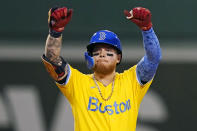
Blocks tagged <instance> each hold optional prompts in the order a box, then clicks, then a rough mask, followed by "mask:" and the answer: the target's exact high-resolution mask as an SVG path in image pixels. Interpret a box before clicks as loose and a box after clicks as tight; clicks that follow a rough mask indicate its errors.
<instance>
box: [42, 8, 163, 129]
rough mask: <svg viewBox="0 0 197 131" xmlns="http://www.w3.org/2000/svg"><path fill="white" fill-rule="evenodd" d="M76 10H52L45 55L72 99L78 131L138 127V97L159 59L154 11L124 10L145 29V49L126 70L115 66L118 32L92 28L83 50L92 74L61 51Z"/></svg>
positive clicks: (118, 58)
mask: <svg viewBox="0 0 197 131" xmlns="http://www.w3.org/2000/svg"><path fill="white" fill-rule="evenodd" d="M72 13H73V10H72V9H68V8H66V7H63V8H52V9H50V10H49V19H48V23H49V35H48V38H47V40H46V46H45V53H44V55H43V56H42V61H43V63H44V65H45V67H46V69H47V71H48V72H49V73H50V75H51V76H52V78H53V79H54V80H55V82H56V85H57V86H58V88H59V89H60V90H61V92H62V93H63V94H64V96H65V97H66V98H67V99H68V101H69V102H70V105H71V107H72V112H73V116H74V121H75V131H135V129H136V123H137V116H138V111H139V107H140V103H141V101H142V98H143V97H144V95H145V94H146V92H147V90H148V88H149V86H150V85H151V82H152V80H153V77H154V75H155V73H156V70H157V67H158V65H159V61H160V59H161V49H160V45H159V41H158V39H157V36H156V35H155V33H154V30H153V28H152V22H151V12H150V11H149V10H148V9H146V8H142V7H136V8H133V9H132V10H131V11H128V10H125V11H124V14H125V16H126V18H127V19H128V20H130V21H132V22H133V23H134V24H136V25H137V26H138V27H139V28H140V30H141V31H142V36H143V44H144V49H145V55H144V57H143V58H142V59H141V60H140V61H139V62H138V63H137V64H136V65H134V66H132V67H131V68H129V69H127V70H125V71H124V72H123V73H117V72H116V66H117V65H118V64H120V62H121V59H122V46H121V42H120V40H119V38H118V36H117V35H116V34H115V33H113V32H111V31H109V30H100V31H98V32H96V33H94V34H93V36H92V38H91V39H90V43H89V45H87V52H85V54H84V56H85V60H86V61H87V66H88V68H89V69H90V70H92V71H93V73H92V74H83V73H81V72H80V71H78V70H77V69H74V68H73V67H72V66H71V65H70V64H68V63H67V61H65V60H64V59H63V58H62V57H61V56H60V51H61V45H62V32H63V30H64V28H65V26H66V25H67V24H68V22H69V21H70V20H71V17H72Z"/></svg>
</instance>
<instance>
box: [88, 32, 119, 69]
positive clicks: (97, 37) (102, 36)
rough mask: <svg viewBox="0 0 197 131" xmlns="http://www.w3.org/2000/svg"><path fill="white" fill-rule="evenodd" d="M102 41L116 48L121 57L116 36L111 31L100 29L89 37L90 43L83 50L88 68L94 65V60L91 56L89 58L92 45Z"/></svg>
mask: <svg viewBox="0 0 197 131" xmlns="http://www.w3.org/2000/svg"><path fill="white" fill-rule="evenodd" d="M102 43H104V44H108V45H111V46H112V47H114V48H115V49H116V50H117V52H118V54H121V59H122V46H121V42H120V39H119V38H118V36H117V35H116V34H115V33H114V32H112V31H109V30H100V31H97V32H96V33H94V35H93V36H92V38H91V39H90V44H89V45H87V52H85V59H86V61H87V65H88V68H89V69H91V68H93V67H94V60H93V58H91V56H92V51H93V49H94V46H95V45H97V44H102Z"/></svg>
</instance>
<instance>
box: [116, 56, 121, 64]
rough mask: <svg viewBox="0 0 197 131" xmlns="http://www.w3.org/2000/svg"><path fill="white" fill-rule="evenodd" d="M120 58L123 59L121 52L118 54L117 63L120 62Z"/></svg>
mask: <svg viewBox="0 0 197 131" xmlns="http://www.w3.org/2000/svg"><path fill="white" fill-rule="evenodd" d="M120 60H121V54H118V55H117V62H116V63H117V64H118V63H120Z"/></svg>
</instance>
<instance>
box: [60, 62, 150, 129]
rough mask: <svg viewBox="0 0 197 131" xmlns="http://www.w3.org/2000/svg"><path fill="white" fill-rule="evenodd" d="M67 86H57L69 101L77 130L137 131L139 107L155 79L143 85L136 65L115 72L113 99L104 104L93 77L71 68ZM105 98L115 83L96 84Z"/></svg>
mask: <svg viewBox="0 0 197 131" xmlns="http://www.w3.org/2000/svg"><path fill="white" fill-rule="evenodd" d="M69 68H70V69H69V70H70V71H69V73H68V77H67V82H66V84H65V85H60V84H58V83H57V86H58V87H59V89H60V90H61V92H62V93H63V94H64V95H65V96H66V98H67V99H68V101H69V102H70V105H71V108H72V112H73V116H74V121H75V131H135V129H136V122H137V116H138V111H139V106H140V103H141V101H142V98H143V97H144V95H145V94H146V92H147V90H148V88H149V86H150V84H151V82H152V80H151V81H150V82H148V83H147V84H145V85H141V84H140V83H139V82H138V80H137V76H136V65H135V66H133V67H131V68H130V69H128V70H125V71H124V72H123V73H116V76H115V81H114V90H113V94H112V97H111V99H109V100H108V101H104V100H103V99H102V97H101V95H100V94H99V90H98V88H97V86H96V84H95V82H94V80H93V75H92V74H88V75H86V74H83V73H81V72H79V71H78V70H76V69H74V68H72V67H71V66H70V65H69ZM97 84H98V86H99V87H100V89H101V92H102V95H103V96H104V98H107V97H108V96H110V94H111V91H112V83H111V84H109V85H108V86H104V85H103V84H102V83H101V82H99V81H97Z"/></svg>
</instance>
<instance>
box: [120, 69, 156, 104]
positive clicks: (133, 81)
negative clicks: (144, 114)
mask: <svg viewBox="0 0 197 131" xmlns="http://www.w3.org/2000/svg"><path fill="white" fill-rule="evenodd" d="M136 67H137V65H135V66H133V67H131V68H130V69H128V70H126V71H124V73H123V74H124V75H125V77H126V78H128V79H127V80H128V82H129V83H130V85H131V87H128V88H132V89H131V90H132V92H131V93H132V95H133V96H134V97H135V100H136V102H137V103H138V106H139V105H140V103H141V101H142V99H143V97H144V96H145V94H146V92H147V90H148V89H149V87H150V85H151V83H152V81H153V78H152V79H151V80H150V81H149V82H147V83H146V84H144V85H143V84H141V82H140V81H139V80H138V78H137V73H136Z"/></svg>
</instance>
